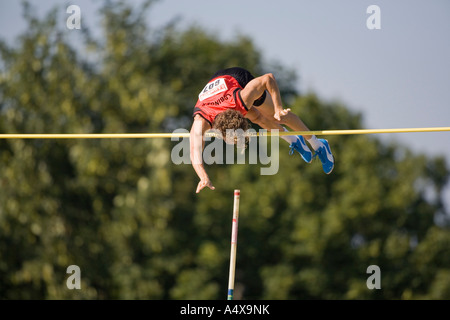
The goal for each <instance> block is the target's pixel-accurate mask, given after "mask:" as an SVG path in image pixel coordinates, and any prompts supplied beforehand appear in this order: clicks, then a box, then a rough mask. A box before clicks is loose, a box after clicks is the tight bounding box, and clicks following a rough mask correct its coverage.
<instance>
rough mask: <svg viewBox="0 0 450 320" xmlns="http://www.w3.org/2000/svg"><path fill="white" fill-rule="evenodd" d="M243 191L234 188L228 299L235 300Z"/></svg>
mask: <svg viewBox="0 0 450 320" xmlns="http://www.w3.org/2000/svg"><path fill="white" fill-rule="evenodd" d="M240 197H241V191H240V190H239V189H236V190H234V205H233V224H232V229H231V252H230V273H229V278H228V299H227V300H233V295H234V274H235V271H236V248H237V236H238V219H239V200H240Z"/></svg>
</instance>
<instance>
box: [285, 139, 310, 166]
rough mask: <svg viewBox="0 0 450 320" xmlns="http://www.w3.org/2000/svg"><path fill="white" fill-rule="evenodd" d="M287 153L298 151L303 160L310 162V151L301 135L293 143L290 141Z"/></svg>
mask: <svg viewBox="0 0 450 320" xmlns="http://www.w3.org/2000/svg"><path fill="white" fill-rule="evenodd" d="M289 148H290V150H289V154H290V155H292V154H293V153H294V150H295V151H297V152H298V153H300V155H301V156H302V158H303V160H305V162H307V163H311V161H312V158H313V156H312V152H311V150H309V148H308V146H307V145H306V142H305V139H304V138H303V137H302V136H298V139H297V141H295V142H294V143H291V145H290V146H289Z"/></svg>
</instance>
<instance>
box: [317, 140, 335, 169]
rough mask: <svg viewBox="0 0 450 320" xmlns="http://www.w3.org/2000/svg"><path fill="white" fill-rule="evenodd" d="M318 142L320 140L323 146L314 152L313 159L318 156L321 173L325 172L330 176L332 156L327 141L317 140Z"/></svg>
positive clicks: (332, 166) (332, 163)
mask: <svg viewBox="0 0 450 320" xmlns="http://www.w3.org/2000/svg"><path fill="white" fill-rule="evenodd" d="M318 140H320V141H321V142H322V143H323V146H321V147H320V148H319V149H317V150H316V154H315V155H314V158H315V157H316V156H319V159H320V161H321V162H322V168H323V171H325V173H326V174H330V173H331V171H333V168H334V157H333V154H332V153H331V149H330V146H329V144H328V141H327V140H325V139H318Z"/></svg>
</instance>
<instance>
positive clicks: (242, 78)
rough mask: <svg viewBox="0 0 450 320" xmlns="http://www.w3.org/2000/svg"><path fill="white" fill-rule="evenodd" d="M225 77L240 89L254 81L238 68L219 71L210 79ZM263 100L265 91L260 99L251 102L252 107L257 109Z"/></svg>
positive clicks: (249, 74)
mask: <svg viewBox="0 0 450 320" xmlns="http://www.w3.org/2000/svg"><path fill="white" fill-rule="evenodd" d="M225 75H227V76H232V77H233V78H235V79H236V80H237V82H238V83H239V85H240V86H241V87H242V88H245V86H246V85H247V83H249V82H250V81H251V80H253V79H255V77H254V76H253V75H252V74H251V73H250V72H249V71H248V70H245V69H243V68H239V67H233V68H228V69H223V70H219V71H217V72H216V73H215V74H214V75H213V76H212V77H211V79H214V78H217V77H220V76H225ZM211 79H210V80H211ZM265 100H266V91H264V93H263V94H262V96H261V97H259V98H258V99H256V100H255V101H254V102H253V105H254V106H255V107H258V106H260V105H262V104H263V103H264V101H265Z"/></svg>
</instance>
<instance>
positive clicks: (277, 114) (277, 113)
mask: <svg viewBox="0 0 450 320" xmlns="http://www.w3.org/2000/svg"><path fill="white" fill-rule="evenodd" d="M289 111H291V109H289V108H288V109H277V110H275V113H274V115H273V117H274V118H275V120H277V121H280V120H281V116H285V115H287V114H288V112H289Z"/></svg>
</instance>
